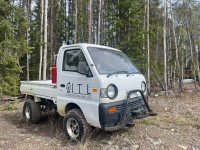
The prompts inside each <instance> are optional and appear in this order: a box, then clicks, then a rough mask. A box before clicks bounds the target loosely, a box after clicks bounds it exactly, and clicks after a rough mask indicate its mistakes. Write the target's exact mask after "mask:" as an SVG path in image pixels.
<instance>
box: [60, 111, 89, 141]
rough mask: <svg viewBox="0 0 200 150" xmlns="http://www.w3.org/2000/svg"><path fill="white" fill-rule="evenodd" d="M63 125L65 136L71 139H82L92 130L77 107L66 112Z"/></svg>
mask: <svg viewBox="0 0 200 150" xmlns="http://www.w3.org/2000/svg"><path fill="white" fill-rule="evenodd" d="M63 126H64V131H65V134H66V136H67V138H68V139H70V140H72V141H77V140H78V141H84V140H85V139H86V137H87V136H89V134H90V133H91V130H92V127H91V126H90V125H89V124H88V123H87V121H86V120H85V117H84V115H83V113H82V112H81V110H79V109H72V110H70V111H68V112H67V114H66V115H65V118H64V123H63Z"/></svg>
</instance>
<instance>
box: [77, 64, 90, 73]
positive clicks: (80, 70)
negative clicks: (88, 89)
mask: <svg viewBox="0 0 200 150" xmlns="http://www.w3.org/2000/svg"><path fill="white" fill-rule="evenodd" d="M77 71H78V73H80V74H84V75H88V73H89V67H88V66H87V64H86V63H85V62H79V64H78V68H77Z"/></svg>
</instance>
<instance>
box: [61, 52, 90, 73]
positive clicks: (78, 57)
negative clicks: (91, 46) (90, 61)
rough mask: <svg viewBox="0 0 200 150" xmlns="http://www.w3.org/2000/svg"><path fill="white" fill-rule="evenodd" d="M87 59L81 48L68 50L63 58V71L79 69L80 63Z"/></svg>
mask: <svg viewBox="0 0 200 150" xmlns="http://www.w3.org/2000/svg"><path fill="white" fill-rule="evenodd" d="M83 62H84V63H86V64H87V61H86V59H85V57H84V55H83V52H82V51H81V50H66V51H65V53H64V59H63V69H62V70H63V71H74V72H77V71H78V67H79V65H80V63H83Z"/></svg>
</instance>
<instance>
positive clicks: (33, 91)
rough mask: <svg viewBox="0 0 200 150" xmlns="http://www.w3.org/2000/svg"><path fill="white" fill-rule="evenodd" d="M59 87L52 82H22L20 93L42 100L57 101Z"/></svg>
mask: <svg viewBox="0 0 200 150" xmlns="http://www.w3.org/2000/svg"><path fill="white" fill-rule="evenodd" d="M56 90H57V85H56V84H52V81H51V80H41V81H21V86H20V91H21V93H22V94H28V95H33V96H36V97H40V98H45V99H51V100H54V101H55V100H56V97H57V91H56Z"/></svg>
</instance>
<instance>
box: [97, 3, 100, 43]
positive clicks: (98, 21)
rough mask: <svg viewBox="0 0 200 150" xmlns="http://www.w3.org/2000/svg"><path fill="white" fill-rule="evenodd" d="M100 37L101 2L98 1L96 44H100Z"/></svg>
mask: <svg viewBox="0 0 200 150" xmlns="http://www.w3.org/2000/svg"><path fill="white" fill-rule="evenodd" d="M100 36H101V0H99V21H98V42H97V44H100Z"/></svg>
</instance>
